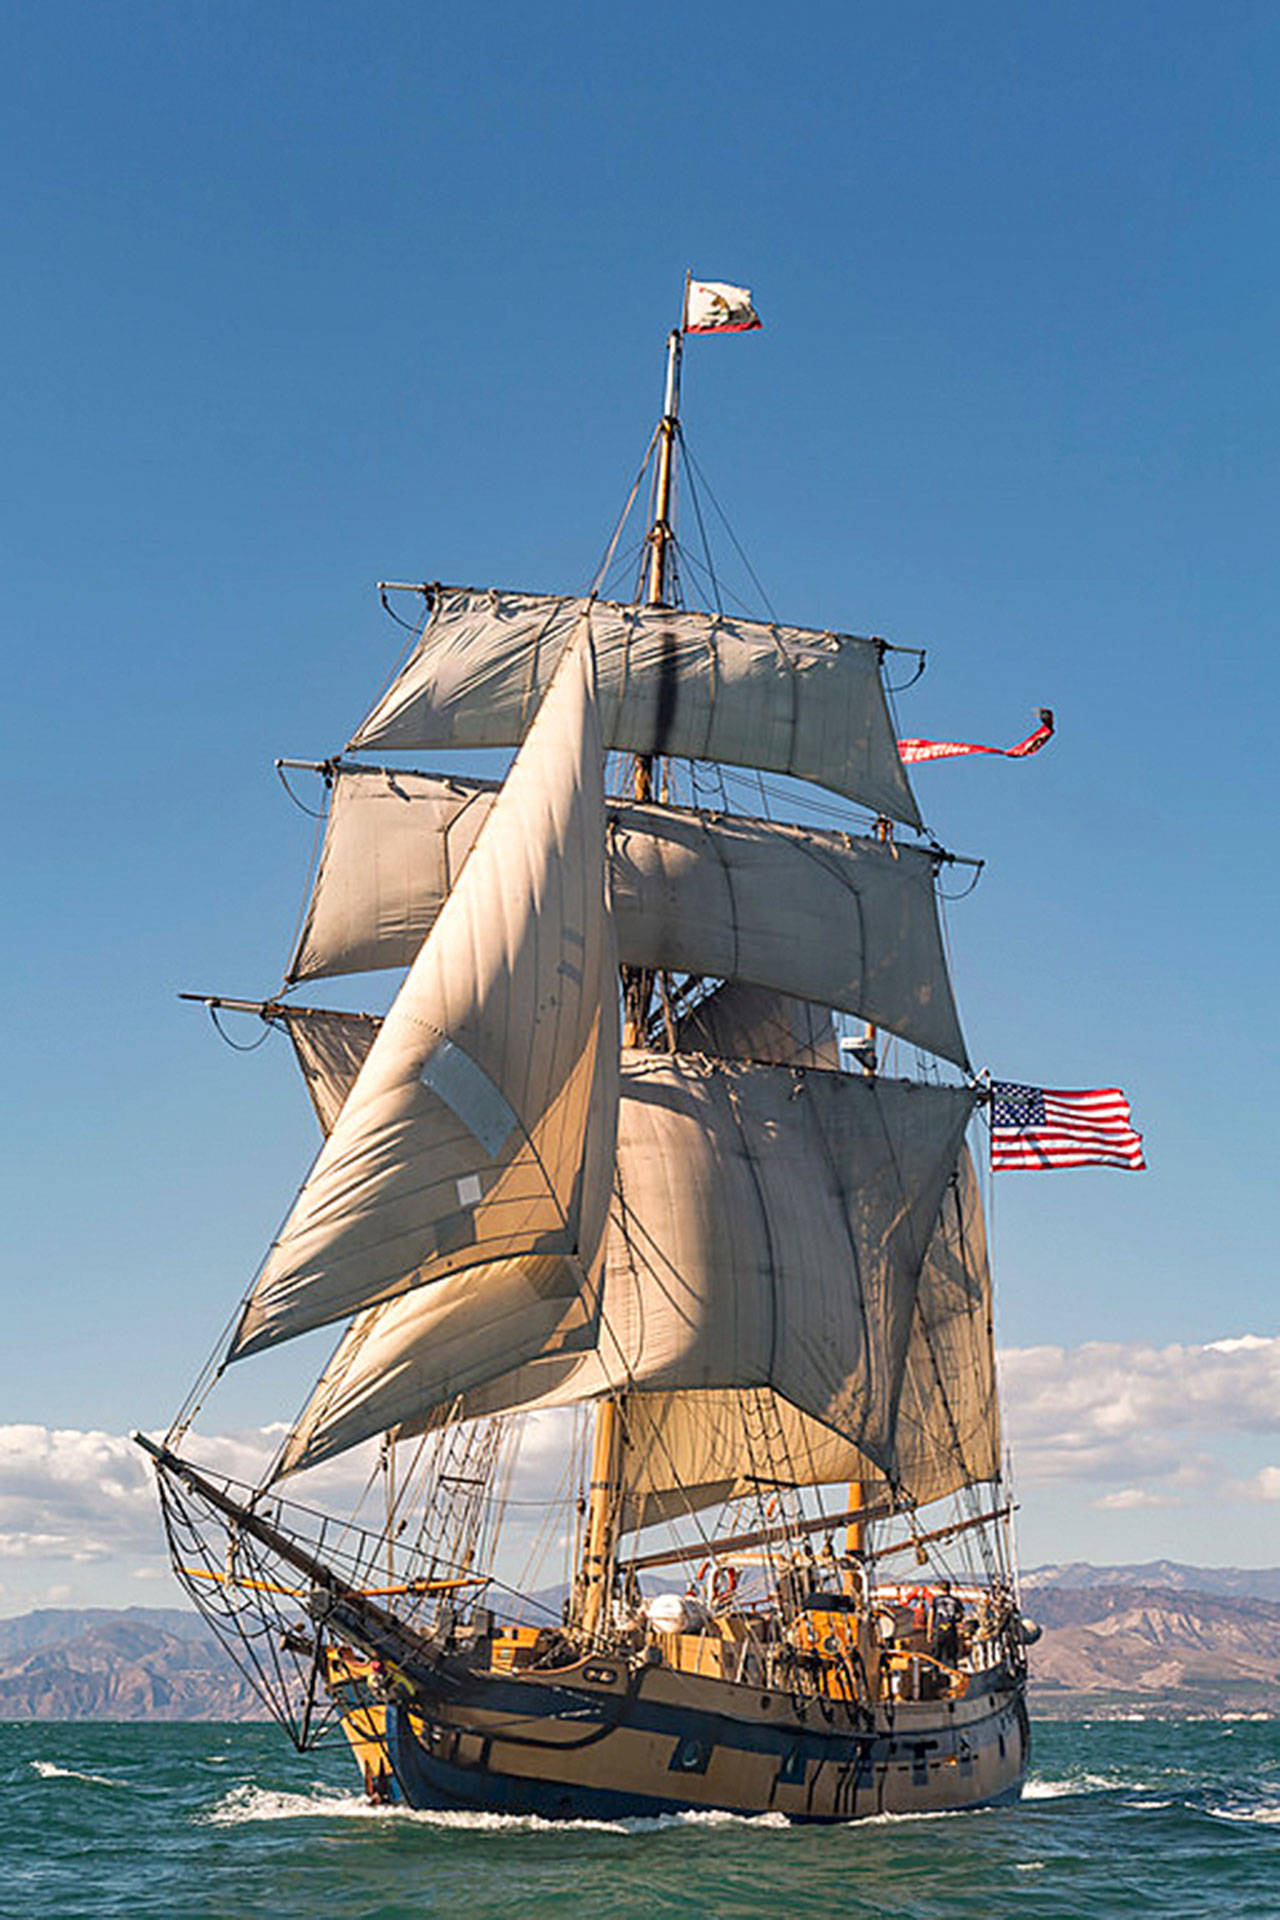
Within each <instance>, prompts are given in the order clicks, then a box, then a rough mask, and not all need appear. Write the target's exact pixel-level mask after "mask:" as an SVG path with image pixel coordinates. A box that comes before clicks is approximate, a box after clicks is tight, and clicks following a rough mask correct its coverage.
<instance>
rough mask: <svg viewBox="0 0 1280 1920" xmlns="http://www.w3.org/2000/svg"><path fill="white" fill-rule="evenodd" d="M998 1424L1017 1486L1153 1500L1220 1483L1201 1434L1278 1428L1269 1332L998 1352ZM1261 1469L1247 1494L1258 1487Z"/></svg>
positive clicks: (1263, 1483)
mask: <svg viewBox="0 0 1280 1920" xmlns="http://www.w3.org/2000/svg"><path fill="white" fill-rule="evenodd" d="M1001 1382H1002V1389H1003V1397H1004V1408H1005V1423H1006V1428H1007V1431H1008V1435H1009V1439H1010V1442H1011V1444H1012V1447H1013V1453H1014V1465H1015V1471H1016V1476H1017V1479H1018V1481H1019V1483H1020V1484H1022V1485H1049V1484H1053V1483H1060V1482H1071V1481H1087V1482H1089V1483H1091V1484H1097V1483H1099V1482H1101V1483H1103V1484H1104V1485H1106V1483H1115V1484H1113V1485H1112V1488H1111V1490H1110V1491H1109V1492H1106V1493H1104V1494H1102V1495H1101V1496H1100V1497H1099V1499H1098V1501H1097V1504H1098V1505H1099V1506H1102V1507H1106V1508H1109V1509H1115V1508H1123V1507H1126V1506H1128V1507H1134V1506H1138V1505H1152V1504H1165V1503H1168V1502H1171V1501H1174V1500H1180V1499H1185V1498H1187V1497H1189V1496H1194V1495H1195V1494H1197V1493H1199V1492H1202V1491H1204V1490H1206V1489H1208V1488H1209V1487H1211V1486H1219V1487H1220V1486H1221V1485H1222V1482H1223V1479H1224V1468H1223V1461H1222V1458H1221V1456H1220V1455H1218V1454H1216V1453H1215V1452H1214V1451H1213V1450H1212V1445H1213V1442H1214V1441H1215V1440H1216V1441H1223V1440H1225V1439H1228V1438H1230V1437H1231V1436H1243V1435H1259V1436H1263V1435H1270V1434H1276V1433H1280V1338H1273V1337H1265V1336H1263V1335H1260V1334H1247V1335H1245V1336H1243V1337H1242V1338H1235V1339H1226V1340H1215V1341H1211V1342H1209V1343H1207V1344H1206V1345H1203V1346H1170V1347H1154V1346H1149V1345H1146V1344H1144V1343H1142V1342H1131V1343H1128V1344H1124V1345H1121V1344H1118V1343H1110V1344H1103V1343H1101V1342H1092V1343H1090V1344H1088V1345H1086V1346H1082V1347H1070V1348H1068V1347H1020V1348H1018V1347H1015V1348H1012V1349H1009V1350H1007V1351H1006V1352H1005V1353H1003V1354H1002V1355H1001ZM1272 1473H1276V1477H1277V1481H1278V1482H1280V1472H1277V1470H1276V1469H1272V1468H1266V1469H1264V1470H1263V1472H1262V1474H1260V1475H1259V1476H1257V1485H1256V1488H1255V1490H1254V1491H1253V1493H1252V1494H1251V1495H1250V1496H1248V1497H1252V1498H1253V1499H1269V1498H1280V1485H1278V1486H1277V1491H1276V1493H1275V1494H1272V1493H1270V1492H1268V1491H1267V1488H1268V1486H1269V1485H1270V1484H1271V1482H1270V1481H1269V1479H1268V1476H1269V1475H1270V1474H1272Z"/></svg>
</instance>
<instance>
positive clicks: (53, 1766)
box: [31, 1760, 128, 1787]
mask: <svg viewBox="0 0 1280 1920" xmlns="http://www.w3.org/2000/svg"><path fill="white" fill-rule="evenodd" d="M31 1764H32V1766H33V1767H34V1768H35V1771H36V1772H37V1773H38V1774H39V1775H40V1778H41V1779H42V1780H81V1781H83V1782H84V1784H85V1785H86V1786H89V1787H123V1786H126V1785H127V1784H128V1782H127V1781H124V1780H109V1779H108V1778H107V1776H106V1774H105V1773H77V1772H76V1769H75V1768H74V1767H60V1766H58V1764H57V1763H56V1761H53V1760H33V1761H32V1762H31Z"/></svg>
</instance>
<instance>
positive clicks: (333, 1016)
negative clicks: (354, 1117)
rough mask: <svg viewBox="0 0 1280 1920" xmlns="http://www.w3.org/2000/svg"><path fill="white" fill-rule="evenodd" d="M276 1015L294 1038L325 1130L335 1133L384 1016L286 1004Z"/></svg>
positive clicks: (300, 1061)
mask: <svg viewBox="0 0 1280 1920" xmlns="http://www.w3.org/2000/svg"><path fill="white" fill-rule="evenodd" d="M271 1018H272V1019H273V1020H275V1021H278V1022H279V1023H280V1024H281V1025H283V1026H284V1028H285V1030H286V1032H287V1033H288V1035H289V1038H290V1040H291V1041H292V1042H293V1051H294V1053H295V1055H296V1056H297V1061H298V1068H299V1071H300V1072H301V1074H302V1078H303V1080H304V1082H305V1083H306V1088H307V1092H308V1093H309V1094H310V1096H311V1104H312V1106H313V1107H314V1108H315V1112H316V1119H317V1120H318V1121H319V1122H320V1131H321V1132H322V1133H324V1134H330V1133H332V1132H333V1128H334V1123H335V1121H336V1120H337V1118H338V1115H339V1114H340V1113H341V1111H342V1108H343V1104H344V1102H345V1100H346V1097H347V1095H348V1094H349V1093H350V1091H351V1089H352V1087H354V1085H355V1083H356V1081H357V1079H358V1078H359V1074H360V1069H361V1067H362V1066H363V1065H364V1063H365V1061H366V1060H367V1059H368V1057H369V1050H370V1048H371V1047H372V1046H373V1043H374V1041H375V1040H376V1039H377V1037H378V1030H379V1028H380V1027H381V1025H382V1021H381V1019H380V1018H379V1016H378V1015H377V1014H372V1013H331V1012H329V1011H328V1009H326V1008H319V1007H317V1008H311V1007H290V1006H284V1005H281V1006H278V1007H277V1008H276V1010H275V1011H274V1013H273V1014H272V1015H271Z"/></svg>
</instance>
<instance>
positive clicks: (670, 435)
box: [580, 280, 688, 1637]
mask: <svg viewBox="0 0 1280 1920" xmlns="http://www.w3.org/2000/svg"><path fill="white" fill-rule="evenodd" d="M687 306H688V281H687V280H686V283H685V307H686V309H687ZM685 317H686V315H685V313H684V312H682V313H681V316H680V322H681V323H680V325H679V326H678V327H673V328H672V329H671V332H670V333H669V334H668V335H667V378H666V385H665V388H664V390H663V399H662V419H661V420H660V421H659V423H658V438H657V462H658V464H657V473H656V479H655V484H654V493H653V520H652V523H651V525H650V527H649V531H648V533H647V535H646V536H645V544H646V546H647V547H648V556H647V559H646V562H645V570H644V595H643V604H644V605H645V606H648V607H665V606H666V604H667V590H668V585H669V582H670V575H671V549H672V547H673V546H674V544H675V529H674V527H673V526H672V519H671V516H672V500H673V495H674V481H675V462H676V439H677V436H678V434H679V430H680V361H681V353H682V349H683V346H684V320H685ZM653 762H654V755H653V754H651V753H637V754H633V755H632V760H631V791H632V793H633V795H634V796H635V798H636V799H637V800H652V798H653ZM652 993H653V975H652V973H651V972H650V971H649V969H648V968H646V967H624V968H623V970H622V1002H623V1028H622V1044H623V1046H624V1047H639V1046H643V1045H644V1039H645V1024H646V1021H647V1018H648V1012H649V1001H650V998H651V996H652ZM624 1445H625V1434H624V1414H623V1407H622V1397H621V1395H618V1394H610V1395H609V1396H608V1397H607V1398H606V1399H603V1400H601V1401H600V1403H599V1405H598V1406H597V1408H596V1431H595V1445H594V1447H593V1449H592V1457H591V1487H590V1491H589V1495H588V1500H587V1526H586V1538H585V1541H584V1545H583V1559H582V1609H581V1615H580V1620H581V1626H582V1630H583V1632H584V1633H585V1634H587V1635H588V1636H591V1637H594V1636H595V1635H596V1634H598V1633H599V1631H600V1627H601V1623H602V1620H603V1618H604V1616H605V1613H606V1611H607V1603H608V1596H609V1589H610V1586H611V1583H612V1572H613V1557H614V1552H615V1549H616V1547H617V1536H618V1524H617V1523H618V1504H619V1496H620V1491H621V1480H622V1454H623V1448H624Z"/></svg>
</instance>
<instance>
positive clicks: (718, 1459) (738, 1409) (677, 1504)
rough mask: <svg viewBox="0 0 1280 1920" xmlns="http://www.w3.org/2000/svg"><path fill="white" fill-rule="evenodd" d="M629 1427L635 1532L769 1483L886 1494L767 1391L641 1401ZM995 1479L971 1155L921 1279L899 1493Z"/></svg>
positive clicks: (871, 1463) (995, 1413) (856, 1453)
mask: <svg viewBox="0 0 1280 1920" xmlns="http://www.w3.org/2000/svg"><path fill="white" fill-rule="evenodd" d="M625 1418H626V1432H627V1449H626V1453H625V1455H624V1461H623V1473H622V1486H623V1496H624V1501H625V1506H624V1524H625V1525H627V1526H631V1527H639V1526H648V1525H651V1524H652V1523H653V1522H655V1521H657V1520H660V1519H667V1518H671V1517H674V1516H676V1515H679V1514H682V1513H694V1512H697V1511H698V1510H699V1509H700V1508H704V1507H709V1506H717V1505H719V1504H720V1503H721V1502H722V1501H724V1500H729V1499H737V1498H740V1497H742V1496H743V1495H745V1494H748V1493H750V1492H752V1491H753V1490H754V1489H755V1488H756V1487H757V1486H758V1485H759V1484H760V1483H761V1482H762V1481H765V1482H767V1481H768V1480H769V1479H771V1478H772V1479H776V1481H777V1482H778V1483H780V1484H785V1485H790V1486H796V1487H805V1486H824V1485H829V1484H831V1483H833V1482H837V1481H838V1482H849V1481H858V1482H860V1483H861V1484H862V1488H863V1497H864V1499H865V1501H866V1502H867V1503H868V1504H874V1503H875V1502H876V1500H878V1499H879V1498H881V1497H882V1496H883V1494H884V1493H885V1492H887V1491H888V1486H889V1481H888V1479H887V1478H886V1475H885V1472H884V1466H883V1462H882V1461H877V1460H873V1459H872V1458H870V1457H869V1456H868V1455H867V1454H866V1453H864V1452H863V1451H862V1449H861V1448H860V1447H859V1446H857V1445H856V1444H854V1443H853V1442H851V1441H850V1440H848V1439H847V1438H846V1437H845V1436H844V1435H843V1434H840V1433H837V1432H835V1431H834V1430H833V1429H832V1428H831V1427H828V1426H826V1425H824V1424H823V1423H822V1422H820V1421H818V1420H815V1419H813V1418H812V1417H810V1416H809V1415H807V1414H804V1413H802V1412H800V1410H799V1409H798V1408H797V1407H795V1406H793V1405H791V1404H790V1403H789V1402H788V1401H786V1400H785V1399H783V1398H782V1397H781V1395H779V1394H777V1393H774V1392H773V1391H772V1390H771V1389H755V1390H752V1391H743V1390H741V1389H734V1390H726V1389H721V1390H719V1391H714V1390H710V1391H702V1392H682V1393H643V1392H641V1393H633V1394H630V1395H628V1397H627V1400H626V1405H625ZM999 1470H1000V1414H999V1406H998V1402H997V1397H996V1380H995V1354H994V1350H993V1346H992V1338H991V1277H990V1272H989V1270H988V1265H987V1247H986V1234H985V1230H984V1225H983V1218H982V1202H981V1196H980V1193H979V1189H978V1179H977V1175H976V1172H975V1170H974V1166H973V1161H972V1158H971V1157H970V1155H969V1152H968V1150H967V1149H965V1150H964V1151H963V1152H962V1153H961V1155H960V1159H959V1162H958V1164H957V1166H956V1169H955V1174H954V1177H953V1179H952V1181H951V1184H950V1188H949V1190H948V1192H947V1194H946V1197H945V1198H944V1200H943V1203H942V1210H941V1212H940V1214H939V1216H938V1221H937V1225H936V1226H935V1228H934V1232H933V1236H932V1238H931V1240H930V1243H929V1250H928V1252H927V1254H926V1256H925V1262H924V1268H923V1271H922V1272H921V1275H920V1284H919V1287H918V1289H917V1294H916V1305H915V1313H914V1317H913V1320H912V1325H911V1334H910V1338H909V1341H908V1344H907V1356H906V1362H905V1365H904V1368H903V1382H902V1391H901V1395H900V1398H899V1402H898V1412H897V1419H896V1424H895V1435H894V1449H893V1480H892V1484H893V1485H894V1487H895V1490H897V1491H898V1492H899V1493H900V1494H901V1495H902V1496H904V1497H906V1498H909V1499H911V1500H914V1501H916V1502H917V1503H923V1502H925V1501H928V1500H938V1499H941V1498H942V1497H943V1495H944V1494H948V1493H955V1492H957V1491H958V1490H959V1489H960V1488H961V1487H966V1486H973V1485H976V1484H978V1483H979V1482H982V1481H988V1480H994V1479H995V1478H996V1477H997V1475H998V1473H999Z"/></svg>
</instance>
